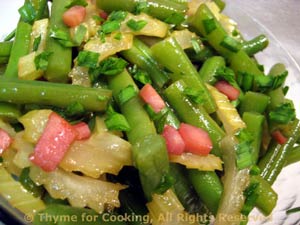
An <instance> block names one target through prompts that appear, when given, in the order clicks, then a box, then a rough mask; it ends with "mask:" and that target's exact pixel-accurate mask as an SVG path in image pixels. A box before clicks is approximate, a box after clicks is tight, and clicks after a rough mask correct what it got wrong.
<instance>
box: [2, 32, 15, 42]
mask: <svg viewBox="0 0 300 225" xmlns="http://www.w3.org/2000/svg"><path fill="white" fill-rule="evenodd" d="M15 35H16V29H14V30H13V31H11V32H10V33H9V34H8V35H7V36H6V37H5V38H4V41H11V40H12V39H13V38H14V37H15Z"/></svg>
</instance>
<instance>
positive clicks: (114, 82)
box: [109, 71, 156, 143]
mask: <svg viewBox="0 0 300 225" xmlns="http://www.w3.org/2000/svg"><path fill="white" fill-rule="evenodd" d="M129 85H133V86H134V87H135V88H136V89H137V87H136V85H135V83H134V81H133V79H132V78H131V76H130V75H129V74H128V72H127V71H124V72H122V73H120V74H118V75H117V76H113V77H110V78H109V88H110V89H111V90H112V92H113V96H114V97H115V99H116V100H117V101H118V97H117V96H118V93H119V92H120V91H121V90H122V89H124V88H126V87H128V86H129ZM117 103H118V104H119V105H121V103H120V102H117ZM121 111H122V113H123V114H124V116H125V117H126V119H127V121H128V123H129V124H130V126H131V127H134V129H131V130H130V131H128V132H127V136H128V139H129V140H130V142H132V143H135V142H136V141H137V140H139V139H142V138H143V137H145V136H148V135H150V134H154V133H155V132H156V131H155V127H154V124H153V122H152V121H151V120H150V118H149V116H148V114H147V112H146V111H145V109H144V107H143V102H142V100H141V99H140V98H139V97H138V96H136V97H133V98H132V99H130V100H129V101H127V102H126V104H122V105H121Z"/></svg>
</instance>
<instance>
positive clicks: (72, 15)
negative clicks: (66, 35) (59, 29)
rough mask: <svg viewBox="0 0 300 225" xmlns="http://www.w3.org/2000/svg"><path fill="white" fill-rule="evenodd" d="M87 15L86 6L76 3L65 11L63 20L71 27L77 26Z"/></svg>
mask: <svg viewBox="0 0 300 225" xmlns="http://www.w3.org/2000/svg"><path fill="white" fill-rule="evenodd" d="M85 15H86V9H85V7H83V6H79V5H75V6H73V7H71V8H69V9H68V10H67V11H65V12H64V14H63V21H64V23H65V24H66V25H67V26H69V27H76V26H77V25H79V24H80V23H82V22H83V20H84V18H85Z"/></svg>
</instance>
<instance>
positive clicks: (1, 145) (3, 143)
mask: <svg viewBox="0 0 300 225" xmlns="http://www.w3.org/2000/svg"><path fill="white" fill-rule="evenodd" d="M12 141H13V139H12V138H11V137H10V136H9V134H8V133H7V132H6V131H5V130H3V129H1V128H0V155H2V153H3V152H4V151H5V150H6V149H7V148H8V147H9V146H10V144H11V143H12Z"/></svg>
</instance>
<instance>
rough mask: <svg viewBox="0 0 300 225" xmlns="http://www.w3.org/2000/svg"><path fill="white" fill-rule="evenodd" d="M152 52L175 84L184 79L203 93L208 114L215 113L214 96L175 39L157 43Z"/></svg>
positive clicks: (191, 86)
mask: <svg viewBox="0 0 300 225" xmlns="http://www.w3.org/2000/svg"><path fill="white" fill-rule="evenodd" d="M151 50H152V53H153V56H154V57H155V59H156V60H157V61H158V62H159V63H161V64H162V65H164V66H165V67H166V68H167V69H169V70H170V71H171V72H172V74H170V77H171V79H172V81H173V82H175V81H176V80H179V79H183V80H184V82H185V83H186V84H187V85H188V86H189V87H190V88H193V89H195V90H197V91H199V92H201V97H202V98H203V102H204V103H203V106H204V108H205V109H206V110H207V112H208V113H212V112H215V110H216V105H215V103H214V101H213V99H212V96H211V95H210V93H209V91H208V90H207V88H206V86H205V84H204V82H203V81H202V80H201V78H200V77H199V74H198V73H197V71H196V69H195V67H194V65H193V64H192V63H191V61H190V60H189V58H188V56H187V55H186V54H185V52H184V51H183V50H182V48H181V47H180V45H179V44H178V43H177V41H176V40H175V39H174V38H170V39H166V40H163V41H161V42H158V43H156V44H155V45H153V46H152V47H151Z"/></svg>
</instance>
